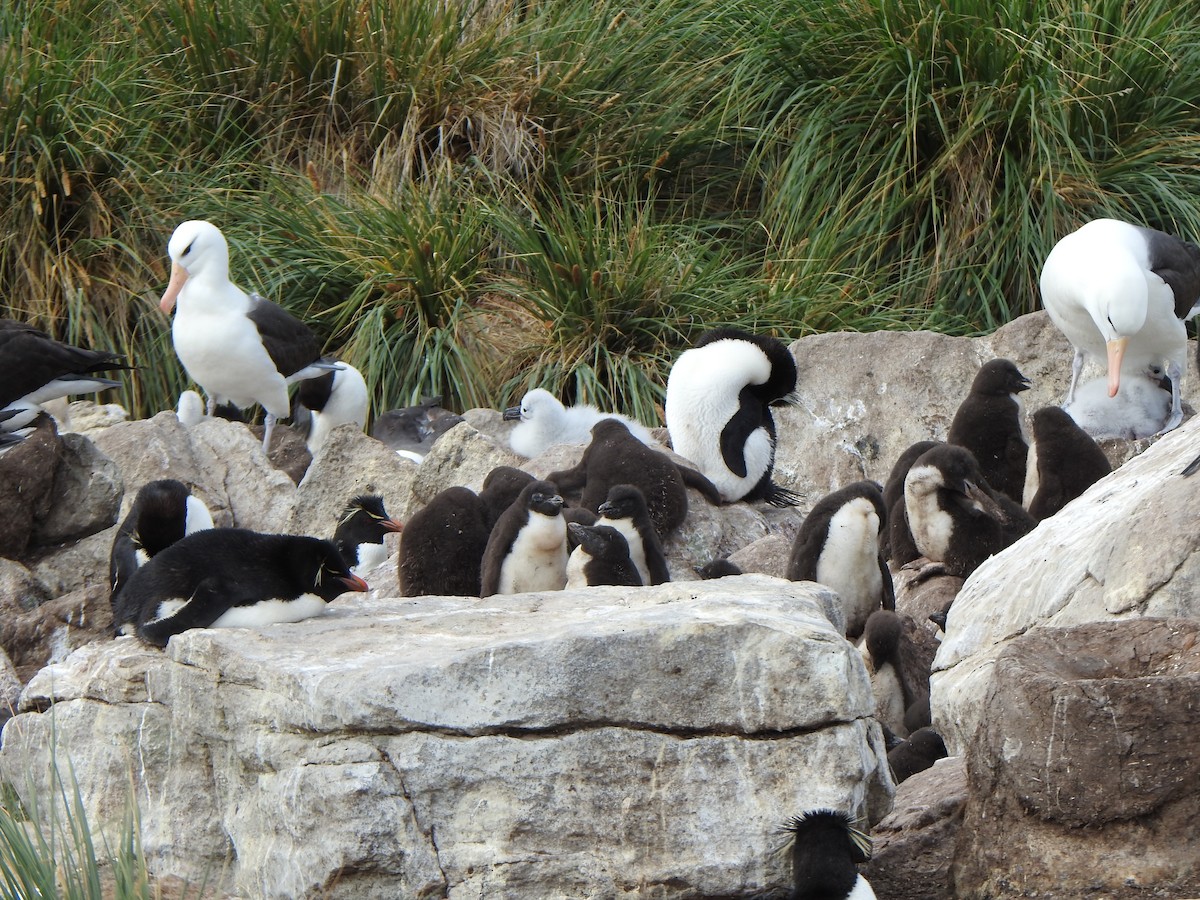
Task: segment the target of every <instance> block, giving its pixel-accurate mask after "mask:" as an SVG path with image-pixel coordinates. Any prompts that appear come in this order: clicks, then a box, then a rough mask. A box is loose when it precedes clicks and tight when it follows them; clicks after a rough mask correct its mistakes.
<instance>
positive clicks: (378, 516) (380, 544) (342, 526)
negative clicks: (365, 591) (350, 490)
mask: <svg viewBox="0 0 1200 900" xmlns="http://www.w3.org/2000/svg"><path fill="white" fill-rule="evenodd" d="M403 530H404V526H403V525H401V524H400V523H399V522H397V521H396V520H395V519H393V518H391V517H390V516H389V515H388V514H387V510H386V509H384V506H383V498H382V497H380V496H379V495H378V494H360V495H359V496H357V497H355V498H354V499H353V500H351V501H350V502H349V503H348V504H347V505H346V508H345V509H344V510H342V515H341V518H340V519H338V524H337V528H336V529H335V530H334V532H333V545H334V546H335V547H337V549H338V553H340V554H342V560H343V562H345V563H346V566H347V567H348V568H349V569H350V571H351V572H353V573H354V574H355V575H365V574H366V573H367V572H370V571H371V570H372V569H374V568H375V567H376V566H378V565H379V564H381V563H382V562H384V561H385V560H386V559H387V547H386V546H385V544H384V537H385V536H386V535H387V534H388V533H389V532H399V531H403Z"/></svg>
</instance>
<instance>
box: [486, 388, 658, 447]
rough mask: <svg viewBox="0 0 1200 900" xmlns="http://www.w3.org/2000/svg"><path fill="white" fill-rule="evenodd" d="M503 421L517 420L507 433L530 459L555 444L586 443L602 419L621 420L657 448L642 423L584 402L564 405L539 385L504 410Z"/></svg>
mask: <svg viewBox="0 0 1200 900" xmlns="http://www.w3.org/2000/svg"><path fill="white" fill-rule="evenodd" d="M503 419H504V420H505V421H509V422H511V421H516V422H517V425H516V427H515V428H513V430H512V434H511V435H510V436H509V446H511V447H512V450H513V452H514V453H516V454H518V455H520V456H524V457H526V458H529V459H532V458H533V457H535V456H540V455H541V454H542V453H544V452H545V451H546V450H548V449H549V448H550V447H552V446H554V445H555V444H586V443H588V442H589V441H591V439H592V427H593V426H594V425H595V424H596V423H597V422H599V421H600V420H602V419H616V420H617V421H619V422H623V423H624V424H625V427H626V428H628V429H629V433H630V434H632V435H633V436H634V437H635V438H637V439H638V440H639V441H641V442H642V443H643V444H645V445H646V446H648V447H658V446H659V443H658V441H656V440H655V439H654V435H652V434H651V433H650V429H648V428H647V427H646V426H645V425H643V424H642V423H641V422H638V421H635V420H634V419H631V418H629V417H628V416H623V415H621V414H620V413H606V412H601V411H600V410H599V409H597V408H596V407H594V406H590V405H588V404H585V403H581V404H576V405H575V406H563V404H562V403H560V402H559V400H558V398H557V397H555V396H554V395H553V394H551V393H550V392H549V391H546V390H543V389H542V388H534V389H533V390H531V391H528V392H527V393H526V394H525V396H524V397H522V398H521V405H520V406H510V407H509V408H508V409H506V410H504V414H503Z"/></svg>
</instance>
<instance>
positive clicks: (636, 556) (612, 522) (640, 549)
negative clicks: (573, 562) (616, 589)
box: [572, 516, 650, 584]
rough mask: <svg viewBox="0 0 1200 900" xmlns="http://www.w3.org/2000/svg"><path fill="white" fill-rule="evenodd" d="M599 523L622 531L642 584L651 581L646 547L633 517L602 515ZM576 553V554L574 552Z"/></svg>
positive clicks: (597, 522) (631, 560) (630, 557)
mask: <svg viewBox="0 0 1200 900" xmlns="http://www.w3.org/2000/svg"><path fill="white" fill-rule="evenodd" d="M596 524H597V525H609V526H611V527H612V528H615V529H616V530H617V531H619V532H621V537H623V538H625V543H626V544H628V545H629V560H630V562H632V563H633V567H634V568H635V569H637V570H638V575H640V576H641V578H642V584H649V583H650V566H649V565H648V564H647V563H646V547H645V545H644V544H642V536H641V534H640V533H639V532H638V530H637V528H636V527H634V524H633V520H632V519H609V518H606V517H603V516H602V517H601V518H600V519H598V520H597V521H596ZM572 555H574V554H572Z"/></svg>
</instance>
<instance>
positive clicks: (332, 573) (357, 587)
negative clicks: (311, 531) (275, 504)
mask: <svg viewBox="0 0 1200 900" xmlns="http://www.w3.org/2000/svg"><path fill="white" fill-rule="evenodd" d="M281 554H282V557H283V560H284V562H285V564H286V565H287V566H288V569H289V571H291V572H292V577H293V579H294V582H295V584H296V586H297V587H298V588H300V589H303V590H304V591H307V592H309V593H312V594H316V595H317V596H318V597H320V598H321V599H322V600H324V601H326V602H329V601H330V600H333V599H335V598H337V597H340V596H341V595H342V594H344V593H346V592H347V591H366V590H369V587H368V585H367V583H366V582H365V581H363V580H362V579H361V578H359V577H358V576H357V575H355V574H353V573H352V572H351V571H350V567H349V566H348V565H346V561H345V560H344V559H342V554H341V553H340V552H339V551H338V548H337V547H335V546H334V545H333V543H332V542H331V541H323V540H320V539H319V538H313V537H301V536H299V535H297V536H294V539H293V540H289V541H287V542H286V543H285V544H284V545H283V547H282V551H281Z"/></svg>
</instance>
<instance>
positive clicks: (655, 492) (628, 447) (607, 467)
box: [548, 419, 721, 538]
mask: <svg viewBox="0 0 1200 900" xmlns="http://www.w3.org/2000/svg"><path fill="white" fill-rule="evenodd" d="M548 480H550V481H552V482H554V483H555V484H556V485H558V487H559V489H560V490H562V491H565V492H568V493H569V492H571V491H575V490H579V489H580V488H582V490H583V493H582V496H581V497H580V500H579V505H580V506H582V507H584V508H585V509H590V510H591V511H592V512H596V513H597V514H598V512H599V509H600V504H601V503H603V502H604V501H605V500H606V499H607V498H608V492H609V491H610V490H611V489H612V488H613V486H614V485H618V484H632V485H634V486H635V487H637V488H638V489H639V490H640V491H641V492H642V496H643V497H644V498H645V500H646V507H647V509H648V510H649V512H650V518H651V519H652V520H653V522H654V528H655V530H656V531H657V532H658V536H659V537H660V538H666V537H667V536H668V535H669V534H670V533H671V532H672V531H674V530H675V529H676V528H678V527H679V526H680V525H682V524H683V520H684V518H685V517H686V516H687V510H688V497H687V488H689V487H691V488H695V489H696V490H698V491H700V493H701V494H703V495H704V497H705V499H706V500H708V501H709V502H710V503H712V504H714V505H715V504H719V503H720V502H721V495H720V493H719V492H718V491H717V488H716V487H715V486H714V485H713V484H712V482H710V481H709V480H708V479H707V478H705V477H704V476H703V475H702V474H700V473H699V472H697V471H696V470H695V469H692V468H690V467H688V466H683V465H679V464H677V463H676V462H675V460H674V459H672V458H671V457H670V456H668V455H667V454H666V453H664V452H663V451H661V450H655V449H653V448H651V447H647V446H646V445H645V444H643V443H642V442H641V441H639V440H638V439H637V438H635V437H634V436H633V435H632V434H630V432H629V429H628V428H627V427H626V426H625V423H624V422H621V421H619V420H617V419H602V420H601V421H599V422H597V423H596V424H595V425H593V426H592V442H591V443H590V444H588V445H587V449H585V450H584V451H583V456H582V457H581V458H580V460H579V463H578V464H577V465H575V466H574V467H573V468H570V469H563V470H561V471H558V472H551V473H550V475H549V476H548Z"/></svg>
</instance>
